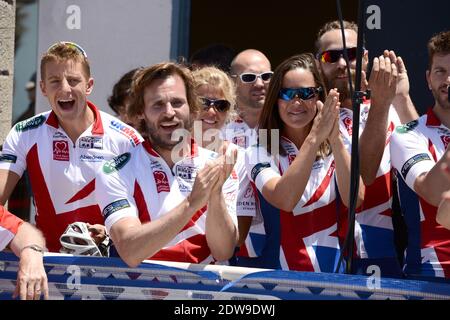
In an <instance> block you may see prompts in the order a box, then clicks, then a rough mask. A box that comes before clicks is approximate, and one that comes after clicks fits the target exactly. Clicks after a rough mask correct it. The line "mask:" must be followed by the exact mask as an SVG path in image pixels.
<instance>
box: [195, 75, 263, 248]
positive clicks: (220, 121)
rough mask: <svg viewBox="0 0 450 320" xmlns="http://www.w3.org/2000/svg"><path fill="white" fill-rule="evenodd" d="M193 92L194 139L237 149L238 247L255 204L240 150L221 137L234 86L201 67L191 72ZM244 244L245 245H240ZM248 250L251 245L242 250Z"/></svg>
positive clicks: (210, 145) (218, 147)
mask: <svg viewBox="0 0 450 320" xmlns="http://www.w3.org/2000/svg"><path fill="white" fill-rule="evenodd" d="M192 74H193V77H194V82H195V89H196V93H197V96H198V99H199V102H200V106H201V108H200V113H199V114H198V116H197V118H196V122H195V123H194V129H193V130H194V138H195V140H196V142H197V143H198V144H199V145H201V146H202V147H204V148H207V149H210V150H213V151H218V152H223V151H222V150H226V148H228V147H231V148H236V149H238V158H237V161H236V164H235V166H234V172H235V174H236V175H237V176H238V177H239V192H238V198H237V208H236V213H237V216H238V229H239V240H238V246H242V245H244V241H245V240H246V238H247V234H248V230H249V228H250V223H251V221H252V218H253V217H254V216H255V214H256V212H255V210H256V204H255V199H254V193H253V189H252V186H251V184H250V180H249V177H248V176H247V174H246V170H245V164H244V157H245V152H244V149H242V148H240V147H238V146H237V145H235V144H233V143H231V142H229V141H227V140H225V138H224V137H226V136H227V135H226V134H225V132H224V131H225V125H226V123H227V122H228V121H229V120H230V118H232V117H234V112H235V111H234V105H235V101H236V94H235V86H234V83H233V82H232V81H231V80H230V78H229V77H228V75H227V74H226V73H225V72H223V71H222V70H219V69H218V68H215V67H204V68H201V69H198V70H195V71H193V73H192ZM244 246H245V245H244ZM245 250H246V251H247V250H250V251H252V249H251V248H248V249H245Z"/></svg>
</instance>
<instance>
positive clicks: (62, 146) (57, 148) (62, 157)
mask: <svg viewBox="0 0 450 320" xmlns="http://www.w3.org/2000/svg"><path fill="white" fill-rule="evenodd" d="M53 160H57V161H69V143H68V142H67V141H64V140H56V141H53Z"/></svg>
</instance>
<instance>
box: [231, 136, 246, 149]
mask: <svg viewBox="0 0 450 320" xmlns="http://www.w3.org/2000/svg"><path fill="white" fill-rule="evenodd" d="M247 140H248V139H247V137H246V136H237V137H233V140H232V142H233V143H234V144H236V145H238V146H239V147H242V148H246V147H247V144H248V142H247Z"/></svg>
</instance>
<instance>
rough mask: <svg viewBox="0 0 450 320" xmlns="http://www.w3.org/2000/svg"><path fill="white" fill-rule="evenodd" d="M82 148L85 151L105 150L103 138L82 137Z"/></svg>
mask: <svg viewBox="0 0 450 320" xmlns="http://www.w3.org/2000/svg"><path fill="white" fill-rule="evenodd" d="M79 145H80V148H83V149H99V150H102V149H103V138H101V137H81V138H80V143H79Z"/></svg>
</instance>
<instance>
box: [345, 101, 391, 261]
mask: <svg viewBox="0 0 450 320" xmlns="http://www.w3.org/2000/svg"><path fill="white" fill-rule="evenodd" d="M369 109H370V101H367V100H366V101H364V103H363V104H361V106H360V126H359V134H360V135H361V134H362V132H363V130H364V129H365V127H366V123H367V117H368V114H369ZM339 116H340V122H339V126H340V131H341V135H342V137H343V140H344V144H345V145H346V147H347V149H348V151H349V152H350V153H351V145H352V124H353V111H352V110H349V109H347V108H341V109H340V114H339ZM398 125H400V119H399V117H398V115H397V112H396V111H395V109H394V107H393V106H392V105H391V106H390V109H389V116H388V125H387V137H386V143H385V148H384V152H383V157H382V159H381V162H380V166H379V168H378V171H377V174H376V179H375V181H374V183H372V184H371V185H370V186H366V191H365V197H364V201H363V203H362V205H361V206H360V207H359V208H358V209H357V211H356V222H355V242H356V249H357V250H356V252H357V255H358V257H360V258H370V259H377V258H387V257H396V251H395V244H394V233H393V226H392V209H391V207H392V190H391V154H390V148H389V146H390V141H391V135H392V133H393V131H394V129H395V127H396V126H398ZM342 216H343V217H345V219H346V215H342ZM342 225H343V226H344V225H345V226H346V225H347V223H346V222H342ZM342 231H344V232H346V228H345V227H343V230H342Z"/></svg>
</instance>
